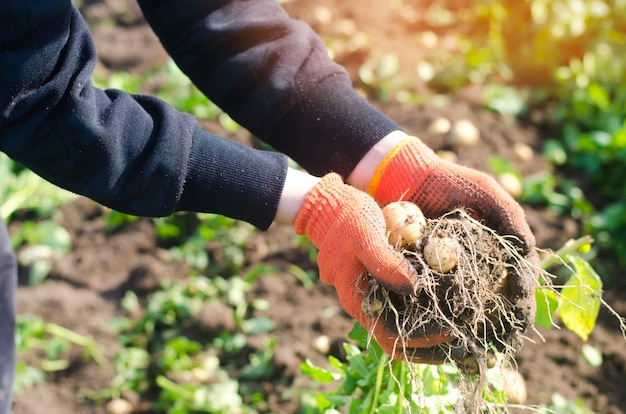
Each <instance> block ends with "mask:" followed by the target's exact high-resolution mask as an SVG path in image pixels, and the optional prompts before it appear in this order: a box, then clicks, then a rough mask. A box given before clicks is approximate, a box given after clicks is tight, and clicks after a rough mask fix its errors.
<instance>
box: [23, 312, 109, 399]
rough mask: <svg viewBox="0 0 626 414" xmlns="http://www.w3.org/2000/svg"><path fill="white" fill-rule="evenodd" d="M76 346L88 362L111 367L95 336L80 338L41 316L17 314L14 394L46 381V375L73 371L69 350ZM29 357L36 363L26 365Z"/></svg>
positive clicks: (78, 335)
mask: <svg viewBox="0 0 626 414" xmlns="http://www.w3.org/2000/svg"><path fill="white" fill-rule="evenodd" d="M73 346H74V347H79V348H82V350H83V358H84V359H85V360H93V361H95V362H97V363H98V364H99V365H100V366H102V367H104V366H106V365H108V361H107V360H106V358H105V357H104V355H103V354H102V352H101V350H100V348H99V346H98V344H97V343H96V341H95V340H94V339H93V338H92V337H90V336H85V335H80V334H78V333H76V332H73V331H70V330H68V329H66V328H64V327H62V326H60V325H57V324H55V323H49V322H44V321H43V319H42V318H41V317H39V316H35V315H18V317H17V332H16V348H17V352H18V354H19V355H20V358H19V360H18V362H17V373H16V374H17V375H16V380H15V384H14V391H15V392H20V391H21V390H22V389H24V388H26V387H30V386H33V385H34V384H36V383H38V382H44V381H45V380H46V378H47V376H46V374H45V372H54V371H64V370H67V369H68V368H70V365H71V361H70V358H71V355H70V351H71V348H72V347H73ZM26 355H28V357H29V360H33V361H34V362H31V363H30V364H28V363H26V362H25V361H24V360H23V357H25V356H26Z"/></svg>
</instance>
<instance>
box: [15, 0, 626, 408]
mask: <svg viewBox="0 0 626 414" xmlns="http://www.w3.org/2000/svg"><path fill="white" fill-rule="evenodd" d="M353 5H354V4H353V3H351V2H341V1H336V0H334V1H333V0H318V1H316V2H306V1H302V0H295V1H292V2H289V3H286V5H285V7H286V8H287V9H288V10H289V11H290V12H291V13H292V15H293V16H295V17H298V18H302V19H305V20H307V21H308V22H310V23H311V24H312V26H313V27H314V28H315V29H316V30H317V31H318V32H319V33H321V34H322V35H325V36H335V35H337V31H338V30H344V31H346V30H347V31H354V30H357V31H358V32H364V33H366V34H369V35H371V36H372V39H374V41H373V47H372V48H371V49H368V50H366V51H365V50H356V51H353V52H350V53H346V54H344V55H341V56H337V60H339V61H340V62H341V63H343V64H345V65H346V66H347V67H348V68H349V69H350V71H351V73H352V74H353V75H354V77H355V83H356V82H357V80H356V70H357V68H358V67H360V65H361V64H362V63H363V62H364V61H365V60H366V59H367V58H368V57H369V56H371V55H372V54H376V53H380V52H381V51H385V52H389V53H395V54H397V55H398V56H401V66H400V71H401V72H406V73H407V74H408V79H410V80H411V82H414V85H413V88H414V89H415V90H417V91H420V92H421V93H423V94H424V96H428V94H429V91H428V90H427V89H426V88H425V87H424V85H423V84H422V83H421V82H420V81H419V80H417V79H416V78H417V77H416V76H415V75H414V73H415V69H414V65H415V64H414V62H415V61H416V60H417V59H419V58H420V56H423V55H424V54H426V53H436V51H434V52H433V51H427V50H422V49H419V48H418V47H416V43H415V42H414V41H413V40H412V39H414V37H415V33H418V31H419V19H409V18H407V13H406V10H405V11H404V12H403V15H401V14H400V12H399V11H397V10H394V9H392V8H390V7H389V6H388V3H387V2H382V1H380V0H360V1H359V6H360V7H358V8H355V7H353ZM319 7H324V9H320V8H319ZM83 11H84V15H85V16H86V17H87V18H88V19H89V21H93V22H96V21H104V20H105V19H112V21H116V22H118V23H119V24H118V25H117V26H112V25H110V24H109V25H94V29H93V33H94V38H95V41H96V44H97V47H98V51H99V55H100V62H101V67H100V68H99V70H100V71H103V72H106V71H111V72H113V71H119V70H127V71H130V72H135V73H141V72H142V71H145V70H147V69H149V68H152V67H154V66H158V65H161V64H163V63H164V62H165V61H166V59H167V56H166V55H165V53H164V52H163V50H162V49H161V46H160V45H159V43H158V41H157V40H156V38H155V37H154V35H153V34H152V32H151V31H150V29H149V27H148V26H147V25H146V24H145V22H144V21H143V20H142V19H141V17H140V13H139V11H138V8H137V6H136V4H135V3H134V2H130V1H124V0H98V1H96V0H93V1H88V2H85V6H84V7H83ZM329 13H330V16H332V19H333V22H335V21H341V22H343V23H342V25H334V24H330V23H326V20H325V18H326V17H325V16H327V15H328V14H329ZM416 13H417V11H416ZM110 21H111V20H110ZM350 22H352V23H353V24H351V23H350ZM341 28H343V29H341ZM480 94H481V91H480V88H477V87H473V88H468V89H465V90H462V91H461V92H460V93H459V95H458V97H456V98H455V99H454V100H453V101H451V102H449V103H446V104H443V105H422V106H419V107H415V106H406V105H400V104H396V103H376V105H378V106H379V107H380V108H381V110H382V111H384V112H385V113H386V114H388V115H389V116H390V117H391V118H393V119H395V120H396V121H397V122H398V123H399V124H401V125H402V126H403V127H404V128H405V129H406V130H407V131H408V132H411V133H414V134H417V135H419V136H420V137H421V138H422V139H424V140H425V141H426V142H427V143H429V144H430V145H431V146H432V147H433V148H435V149H441V148H444V143H443V140H442V137H441V136H437V135H433V134H430V133H428V125H429V124H430V123H431V121H432V120H434V119H436V118H438V117H442V116H443V117H447V118H448V119H450V120H452V121H454V120H458V119H462V118H467V119H470V120H471V121H472V122H474V123H475V124H476V125H477V126H478V128H479V130H480V132H481V145H479V146H476V147H471V148H466V149H463V150H461V151H460V152H459V153H458V158H459V162H460V163H462V164H465V165H468V166H471V167H475V168H478V169H481V170H484V171H489V169H488V165H487V160H488V158H489V157H490V156H492V155H499V156H502V157H505V158H507V159H509V160H511V161H512V162H513V163H514V164H515V166H516V167H517V168H518V169H519V171H521V172H522V173H523V174H524V175H530V174H533V173H536V172H538V171H541V170H543V169H545V168H546V164H545V162H544V160H543V159H542V158H541V156H539V155H535V157H533V158H532V159H531V160H530V161H526V162H520V161H518V160H516V158H515V155H514V153H513V149H512V148H513V144H514V143H517V142H523V143H525V144H528V145H529V146H530V147H532V148H533V149H535V150H539V149H540V148H541V142H542V134H541V131H539V130H537V129H535V128H534V127H532V126H530V125H524V124H522V123H513V122H511V121H509V120H507V119H505V118H503V117H502V116H500V115H497V114H494V113H489V112H486V111H484V110H482V109H481V107H480V102H481V98H480ZM202 122H203V126H205V127H206V128H207V129H209V130H212V131H214V132H219V133H225V132H224V131H223V130H222V129H221V127H219V125H218V124H217V123H213V122H208V121H202ZM233 138H234V139H239V140H243V141H250V137H248V136H246V134H245V133H242V132H239V133H237V134H236V136H234V137H233ZM525 208H526V211H527V215H528V220H529V222H530V224H531V226H532V228H533V230H534V231H535V232H536V236H537V242H538V245H539V246H540V247H542V248H558V247H560V246H561V245H562V244H563V243H564V242H565V241H567V240H568V239H570V238H573V237H577V236H578V235H579V229H578V227H577V224H576V223H575V222H574V221H571V220H564V219H561V218H557V217H554V216H553V215H552V214H551V213H549V212H547V211H544V210H538V209H533V208H529V207H525ZM62 213H63V223H64V225H65V226H66V227H67V229H68V230H69V232H70V233H71V235H72V238H73V244H74V249H73V251H72V252H71V253H70V254H69V255H67V256H66V257H64V258H62V259H60V260H58V261H57V262H56V263H55V265H54V268H53V274H52V275H51V277H49V278H48V279H47V280H46V281H45V282H44V283H43V284H41V285H39V286H35V287H28V286H25V285H21V286H20V287H19V292H18V307H19V312H20V313H36V314H40V315H42V316H43V317H44V319H45V320H46V321H49V322H56V323H58V324H61V325H63V326H65V327H67V328H70V329H72V330H75V331H77V332H79V333H82V334H89V335H93V336H94V337H95V338H96V340H97V341H98V343H100V344H101V345H102V346H103V348H104V349H105V351H106V355H107V356H108V357H112V355H113V354H114V352H115V350H116V349H117V347H118V345H116V341H115V338H114V337H113V336H112V335H111V333H109V332H107V330H106V329H105V328H104V325H105V324H106V322H107V321H108V320H109V319H110V318H111V317H113V316H114V315H116V314H117V312H118V302H119V300H120V298H121V296H122V295H123V292H124V291H125V290H127V289H129V288H130V289H134V290H135V291H136V292H137V293H138V294H139V295H142V294H146V293H148V292H151V291H153V290H154V289H155V288H157V287H158V279H159V278H161V277H168V278H173V279H177V278H182V277H184V275H185V268H184V265H182V264H179V263H176V262H172V261H170V260H169V259H168V255H167V252H166V250H164V249H163V248H162V247H160V246H159V245H158V243H157V237H156V234H155V230H154V228H153V226H152V224H151V223H150V221H148V220H139V221H138V222H135V223H132V224H129V225H127V226H125V227H123V228H122V229H121V230H119V231H117V232H116V233H114V234H107V233H106V232H105V227H104V222H103V214H104V210H103V209H102V208H101V207H99V206H96V205H94V204H93V203H91V202H90V201H88V200H85V199H82V198H81V199H79V200H78V201H76V202H74V203H72V204H70V205H67V206H65V207H63V208H62ZM215 253H219V252H215ZM262 261H265V262H268V263H270V264H271V265H273V266H276V267H277V268H279V269H283V270H284V271H283V272H281V273H279V274H277V275H267V276H263V277H260V278H259V280H258V281H257V282H256V283H255V285H254V287H253V289H252V290H251V292H249V295H250V300H252V299H255V298H262V299H266V300H267V301H268V302H269V303H270V304H271V306H270V308H269V309H268V310H267V311H264V312H259V311H258V312H259V314H262V315H264V316H269V317H271V318H273V319H274V320H275V321H276V324H277V325H276V329H275V331H273V332H272V334H273V335H275V336H277V337H278V341H279V342H278V345H277V347H276V348H275V358H274V364H275V366H276V368H277V369H276V370H275V372H278V373H280V375H279V377H278V378H268V379H267V380H266V382H264V383H263V389H264V392H265V393H266V395H267V400H268V402H269V405H270V409H271V410H272V411H273V412H277V413H278V412H280V413H293V412H296V410H297V400H296V399H295V398H294V397H293V396H290V395H289V393H288V392H287V391H288V387H289V386H290V385H291V384H293V383H295V384H303V383H305V382H306V378H304V377H303V376H302V375H301V374H300V372H299V368H298V364H299V363H300V362H301V361H302V360H303V359H304V358H310V359H312V360H313V361H315V362H318V363H323V361H324V357H323V356H321V355H319V353H318V352H317V351H316V350H315V348H314V346H313V343H314V341H315V340H316V338H318V337H319V336H321V335H326V336H328V337H329V338H330V341H331V344H332V346H331V352H333V350H335V351H336V350H337V349H338V345H339V344H340V343H341V342H342V341H344V340H345V339H346V334H347V333H348V332H349V330H350V328H351V326H352V321H351V320H349V319H348V318H346V317H345V316H344V315H343V314H341V311H340V310H339V308H338V306H337V301H336V298H335V296H334V292H333V290H332V289H331V288H329V287H328V286H323V285H321V284H319V285H317V286H315V287H314V288H313V289H306V288H305V287H303V286H302V284H301V283H300V282H299V281H298V280H297V279H296V278H295V277H294V276H292V275H291V274H289V273H288V272H287V271H286V270H285V269H286V267H287V265H288V264H289V263H297V264H299V265H301V266H303V267H305V266H306V267H308V268H311V265H310V262H309V261H308V257H307V254H306V252H304V251H302V250H301V249H299V248H298V247H297V246H296V244H295V241H294V237H293V235H292V234H291V231H290V229H289V228H286V227H281V226H273V227H272V228H270V230H269V231H267V232H266V233H262V234H258V235H255V236H254V237H253V238H252V239H251V240H250V241H249V243H248V247H247V249H246V262H247V263H249V264H250V266H252V265H254V264H257V263H260V262H262ZM605 297H606V299H607V301H608V302H609V303H610V304H611V305H612V306H613V307H614V308H615V309H616V310H617V311H618V312H620V313H621V314H622V315H624V314H626V284H625V283H624V282H623V281H621V282H615V283H613V284H612V285H610V286H606V296H605ZM208 314H210V315H211V318H209V319H207V320H206V323H207V324H208V325H212V326H220V324H222V325H223V324H226V325H227V324H228V323H230V322H229V320H228V319H227V318H226V319H224V320H222V319H220V315H222V314H224V315H227V312H225V311H224V312H220V309H211V310H210V311H209V312H208ZM329 315H332V318H330V317H329ZM539 333H540V334H541V336H543V338H544V339H541V337H540V335H534V334H533V335H532V339H533V341H535V342H534V343H526V345H525V346H524V348H523V349H522V351H521V353H520V354H519V359H518V362H519V369H520V372H521V373H522V374H523V376H524V377H525V379H526V381H527V387H528V392H529V403H531V404H537V403H548V402H550V398H551V395H552V394H553V393H559V394H561V395H562V396H563V397H565V398H567V399H575V398H581V399H582V400H583V401H584V402H585V404H586V406H587V407H588V408H590V409H592V410H593V411H594V412H597V413H612V414H617V413H623V412H626V394H625V393H624V392H623V387H624V378H626V346H625V345H624V341H623V339H622V337H621V333H620V331H619V328H618V326H617V322H616V321H615V319H614V317H613V316H611V315H609V314H608V312H605V311H603V312H602V313H601V316H600V320H599V325H598V326H597V329H596V330H595V331H594V332H593V334H592V335H591V337H590V339H589V344H591V345H593V346H594V347H596V348H598V349H599V350H600V351H601V352H602V354H603V357H604V364H603V365H602V366H601V367H600V368H592V367H590V366H588V365H586V364H585V362H584V361H583V359H582V358H581V356H580V355H581V347H582V345H583V342H582V341H581V340H580V339H579V338H578V337H576V336H575V335H573V334H572V333H570V332H569V331H565V330H557V329H552V330H544V329H540V330H539ZM259 346H260V345H259ZM112 374H113V373H112V371H111V370H110V369H105V368H101V367H99V366H97V365H96V364H95V363H93V362H88V363H82V362H80V361H76V363H74V364H72V367H71V369H70V370H68V371H63V372H60V373H58V374H56V375H55V376H54V377H53V380H52V381H50V382H48V383H44V384H39V385H37V386H35V387H34V388H32V389H27V390H25V391H24V392H23V393H21V394H20V395H18V396H17V397H16V405H15V410H16V414H31V413H33V414H39V413H41V412H42V411H45V412H46V413H47V414H57V413H58V414H66V413H75V414H80V413H103V412H105V410H104V408H103V407H84V406H81V405H80V404H79V403H77V401H76V396H77V395H78V394H79V392H80V391H81V390H84V389H86V388H91V389H98V388H102V387H106V386H107V385H109V381H110V379H111V377H112Z"/></svg>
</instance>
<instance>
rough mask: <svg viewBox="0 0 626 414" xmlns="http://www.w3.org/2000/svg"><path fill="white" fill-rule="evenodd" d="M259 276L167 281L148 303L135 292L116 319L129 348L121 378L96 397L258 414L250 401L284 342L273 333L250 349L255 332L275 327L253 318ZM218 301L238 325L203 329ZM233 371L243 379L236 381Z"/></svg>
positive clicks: (121, 359) (120, 363)
mask: <svg viewBox="0 0 626 414" xmlns="http://www.w3.org/2000/svg"><path fill="white" fill-rule="evenodd" d="M254 277H257V275H256V274H255V276H253V278H252V279H249V281H246V280H244V279H242V278H239V277H232V278H229V279H224V278H221V277H217V276H216V277H213V278H207V277H204V276H193V277H192V276H190V277H189V278H187V279H185V280H182V281H178V282H166V281H164V282H163V286H162V288H161V289H160V290H158V291H156V292H154V293H153V294H151V295H150V296H149V297H148V298H147V300H146V302H145V303H142V301H140V300H139V298H138V297H137V296H136V295H135V294H134V293H133V292H127V293H126V296H125V297H124V299H123V300H122V303H121V305H122V307H123V310H124V311H125V312H126V315H125V316H122V317H119V318H117V319H115V320H113V321H112V322H111V327H112V328H114V329H115V330H116V331H118V332H119V334H118V335H119V336H118V337H119V341H120V343H121V344H122V345H123V346H124V348H123V350H122V351H120V352H119V353H118V354H117V355H116V357H115V361H114V364H115V369H116V376H115V378H114V379H113V380H112V382H111V386H110V387H109V388H108V389H106V390H102V391H100V392H97V393H92V394H91V395H90V398H91V399H94V400H95V401H101V400H106V399H110V398H114V397H117V396H119V395H122V394H123V393H125V392H131V393H136V394H141V395H142V396H143V398H146V396H149V395H154V396H155V397H154V399H152V400H150V399H149V398H148V400H146V401H144V403H147V404H151V405H152V407H153V409H154V410H157V411H158V412H161V410H162V411H164V412H170V413H172V412H175V413H184V412H189V411H195V412H210V413H230V412H235V411H237V412H244V413H245V412H253V410H252V409H250V408H247V406H246V403H247V402H248V401H250V399H252V398H253V397H254V396H255V395H258V393H257V392H256V388H255V384H254V380H256V379H259V378H264V377H266V376H268V375H271V374H272V372H273V369H274V367H273V364H272V361H273V349H274V347H275V345H276V341H275V339H272V338H271V337H267V339H266V340H265V341H264V342H263V346H262V347H261V348H259V349H257V350H254V351H250V350H248V345H247V341H248V339H247V338H248V337H251V336H254V335H266V334H268V333H269V332H271V331H272V329H274V322H273V321H271V320H269V319H267V318H249V317H248V311H249V310H250V307H251V306H254V304H251V303H249V302H248V301H247V299H246V292H247V290H248V289H249V287H250V284H249V283H250V281H252V280H254ZM215 303H221V304H222V305H223V306H225V307H226V308H228V309H230V310H231V312H232V319H233V321H234V329H233V330H223V331H221V332H218V333H217V334H216V333H214V332H211V333H208V332H207V333H204V334H203V331H202V327H201V325H197V324H198V323H200V322H199V319H198V318H199V317H200V313H201V312H202V309H203V308H204V307H206V306H208V305H210V304H215ZM241 354H247V356H248V362H247V363H245V362H244V363H243V364H242V363H241V358H234V357H235V355H241ZM233 370H236V371H237V372H238V373H239V376H238V380H234V379H231V378H230V375H229V372H231V371H233ZM261 403H262V401H257V404H261Z"/></svg>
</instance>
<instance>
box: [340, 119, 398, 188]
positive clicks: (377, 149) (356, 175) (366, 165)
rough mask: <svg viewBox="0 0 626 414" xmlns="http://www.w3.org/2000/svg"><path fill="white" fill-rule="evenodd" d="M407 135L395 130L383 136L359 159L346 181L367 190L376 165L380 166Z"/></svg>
mask: <svg viewBox="0 0 626 414" xmlns="http://www.w3.org/2000/svg"><path fill="white" fill-rule="evenodd" d="M406 137H407V134H406V133H405V132H404V131H401V130H396V131H393V132H391V133H389V134H388V135H386V136H385V137H383V138H382V139H381V140H380V141H378V143H376V145H374V146H373V147H372V148H371V149H370V150H369V151H368V152H367V153H366V154H365V156H364V157H363V158H362V159H361V161H359V163H358V164H357V166H356V167H355V168H354V170H353V171H352V173H351V174H350V176H348V179H347V180H346V181H347V182H348V183H349V184H350V185H352V186H353V187H355V188H358V189H359V190H362V191H366V190H367V187H368V185H369V183H370V181H371V180H372V177H373V176H374V170H375V169H376V167H378V165H379V164H380V163H381V162H382V160H383V159H384V158H385V156H386V155H387V154H388V153H389V151H391V150H392V149H394V148H395V147H396V146H397V145H398V144H399V143H400V142H401V141H402V140H404V139H405V138H406Z"/></svg>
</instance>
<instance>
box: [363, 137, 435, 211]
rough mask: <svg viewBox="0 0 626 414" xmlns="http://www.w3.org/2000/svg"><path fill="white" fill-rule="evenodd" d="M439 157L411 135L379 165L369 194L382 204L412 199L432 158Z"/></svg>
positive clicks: (368, 188) (369, 186)
mask: <svg viewBox="0 0 626 414" xmlns="http://www.w3.org/2000/svg"><path fill="white" fill-rule="evenodd" d="M436 158H438V157H437V155H435V153H434V152H433V151H432V150H431V149H430V148H429V147H428V146H427V145H426V144H424V143H423V142H422V140H420V139H419V138H417V137H414V136H408V137H407V138H405V139H404V140H402V141H401V142H400V143H399V144H398V145H397V146H396V147H395V148H394V149H393V150H391V151H390V152H389V153H388V154H387V156H386V157H385V158H384V159H383V160H382V161H381V163H380V164H378V166H377V167H376V169H375V170H374V175H373V178H372V180H371V181H370V183H369V185H368V187H367V193H368V194H369V195H371V196H372V197H374V199H376V201H378V202H379V203H380V204H382V205H386V204H389V203H391V202H393V201H399V200H400V199H403V200H406V199H412V198H413V194H411V193H412V192H413V191H415V187H416V182H421V181H422V180H423V179H424V177H425V176H426V175H427V167H428V164H429V163H430V162H431V161H430V160H432V159H436Z"/></svg>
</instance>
